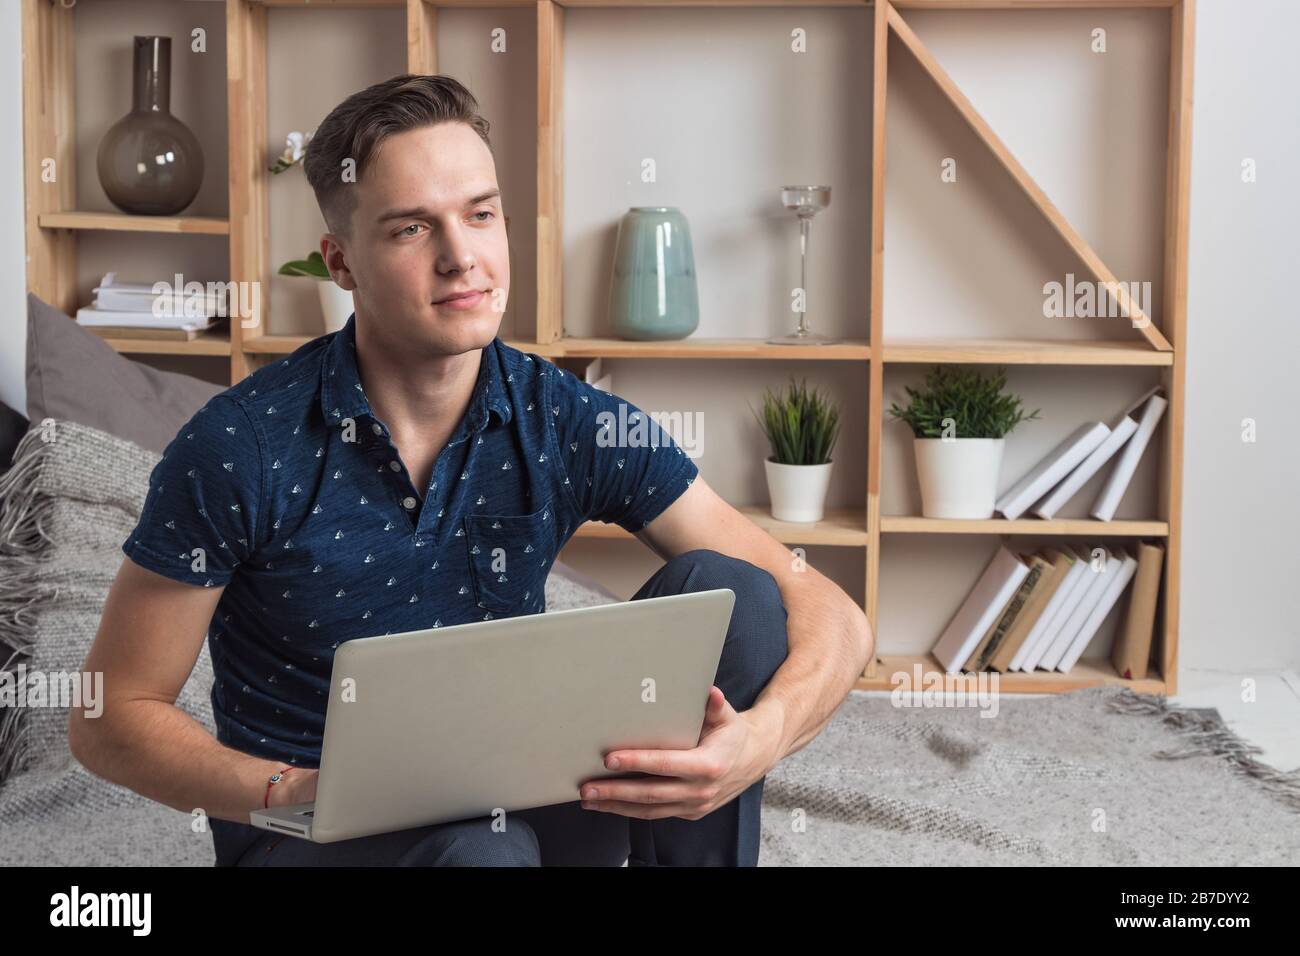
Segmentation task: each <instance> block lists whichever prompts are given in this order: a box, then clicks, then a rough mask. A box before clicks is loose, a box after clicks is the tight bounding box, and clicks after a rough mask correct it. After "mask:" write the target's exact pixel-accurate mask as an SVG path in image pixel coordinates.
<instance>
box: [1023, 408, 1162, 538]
mask: <svg viewBox="0 0 1300 956" xmlns="http://www.w3.org/2000/svg"><path fill="white" fill-rule="evenodd" d="M1137 427H1138V423H1137V422H1136V421H1134V420H1133V419H1132V418H1130V417H1129V416H1127V415H1125V416H1124V417H1123V418H1122V419H1121V420H1120V423H1119V424H1118V425H1116V426H1115V427H1114V428H1113V429H1111V432H1110V434H1109V435H1107V436H1106V440H1105V441H1104V442H1102V443H1101V444H1100V445H1098V446H1097V447H1096V448H1095V449H1093V452H1092V454H1091V455H1089V456H1088V457H1087V458H1085V459H1084V460H1083V464H1081V465H1079V467H1078V468H1076V469H1074V471H1072V472H1070V474H1069V477H1067V478H1066V479H1065V481H1063V482H1061V483H1060V484H1059V485H1057V486H1056V488H1055V489H1054V490H1053V491H1052V493H1051V494H1050V495H1048V496H1047V497H1046V498H1044V499H1043V500H1042V502H1040V503H1039V505H1038V507H1037V508H1035V509H1034V514H1036V515H1038V517H1040V518H1052V517H1054V516H1055V515H1056V512H1058V511H1060V510H1061V506H1062V505H1064V504H1065V503H1066V502H1067V501H1069V500H1070V499H1071V498H1073V497H1074V496H1075V495H1076V494H1078V493H1079V489H1080V488H1082V487H1083V486H1084V485H1085V484H1086V483H1087V481H1088V479H1089V478H1091V477H1092V476H1093V475H1095V474H1096V473H1097V472H1098V471H1100V470H1101V466H1102V465H1104V464H1106V462H1108V461H1110V459H1111V458H1112V457H1113V456H1114V455H1115V453H1116V452H1117V451H1119V450H1120V448H1121V447H1122V446H1123V444H1124V443H1125V442H1126V441H1128V440H1129V438H1130V437H1131V436H1132V435H1133V433H1134V432H1136V431H1137Z"/></svg>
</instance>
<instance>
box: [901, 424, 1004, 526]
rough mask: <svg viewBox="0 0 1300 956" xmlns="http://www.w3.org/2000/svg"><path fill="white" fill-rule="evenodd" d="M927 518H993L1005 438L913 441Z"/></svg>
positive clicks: (924, 514)
mask: <svg viewBox="0 0 1300 956" xmlns="http://www.w3.org/2000/svg"><path fill="white" fill-rule="evenodd" d="M912 441H913V447H914V448H915V450H916V474H917V478H918V479H919V481H920V483H921V514H922V515H923V516H924V517H926V518H992V517H993V506H994V505H995V504H996V503H997V495H998V473H999V471H1000V470H1001V468H1002V448H1003V445H1004V444H1005V443H1006V439H1005V438H954V439H952V440H951V441H945V440H944V439H942V438H913V439H912Z"/></svg>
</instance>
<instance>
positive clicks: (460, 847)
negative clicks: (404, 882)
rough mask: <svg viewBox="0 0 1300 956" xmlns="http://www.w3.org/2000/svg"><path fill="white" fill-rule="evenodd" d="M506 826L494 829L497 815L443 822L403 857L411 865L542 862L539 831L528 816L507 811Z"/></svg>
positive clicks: (531, 864) (533, 864) (480, 864)
mask: <svg viewBox="0 0 1300 956" xmlns="http://www.w3.org/2000/svg"><path fill="white" fill-rule="evenodd" d="M502 822H503V823H504V825H505V829H504V830H502V829H494V828H493V826H492V823H493V818H491V817H488V818H484V817H476V818H474V819H472V820H458V821H456V822H454V823H441V824H438V825H436V826H432V827H429V828H428V831H429V832H428V833H427V835H426V836H425V837H424V838H423V839H421V840H420V841H419V842H418V843H417V844H416V845H414V846H413V847H411V849H410V852H409V853H408V854H406V856H407V857H408V858H407V859H406V860H404V861H403V863H404V864H405V865H409V866H541V861H542V852H541V846H540V844H539V843H538V841H537V834H536V833H535V832H534V831H533V828H532V827H531V826H529V825H528V823H527V822H526V821H525V820H522V819H520V818H519V817H518V816H517V815H512V814H506V816H505V817H504V819H503V820H502Z"/></svg>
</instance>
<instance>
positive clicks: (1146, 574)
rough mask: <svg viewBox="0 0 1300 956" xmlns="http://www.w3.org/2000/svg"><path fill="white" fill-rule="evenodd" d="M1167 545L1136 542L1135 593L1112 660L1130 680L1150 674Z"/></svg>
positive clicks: (1133, 589)
mask: <svg viewBox="0 0 1300 956" xmlns="http://www.w3.org/2000/svg"><path fill="white" fill-rule="evenodd" d="M1164 559H1165V549H1164V547H1163V545H1161V544H1159V543H1154V544H1148V543H1147V542H1145V541H1139V542H1138V543H1137V560H1138V566H1137V571H1136V572H1135V573H1134V575H1133V584H1132V591H1133V593H1132V595H1130V597H1129V604H1128V614H1127V615H1126V616H1125V618H1124V625H1123V627H1122V628H1121V629H1120V631H1119V633H1117V634H1116V635H1115V643H1114V645H1113V646H1112V647H1111V652H1110V660H1111V663H1112V664H1114V665H1115V673H1117V674H1119V676H1120V677H1123V678H1126V679H1128V680H1142V679H1144V678H1145V677H1146V676H1147V666H1148V663H1149V661H1150V659H1151V641H1152V637H1153V636H1154V634H1155V619H1156V604H1157V603H1158V602H1159V599H1160V569H1161V566H1162V565H1163V564H1164Z"/></svg>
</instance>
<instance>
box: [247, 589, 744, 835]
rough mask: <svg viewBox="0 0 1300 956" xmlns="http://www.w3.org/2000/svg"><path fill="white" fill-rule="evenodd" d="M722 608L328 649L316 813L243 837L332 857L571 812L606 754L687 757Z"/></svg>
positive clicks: (275, 811)
mask: <svg viewBox="0 0 1300 956" xmlns="http://www.w3.org/2000/svg"><path fill="white" fill-rule="evenodd" d="M735 600H736V595H735V593H734V592H733V591H731V590H729V589H727V588H719V589H716V590H712V591H697V592H693V593H689V594H674V595H668V596H666V597H656V598H645V599H642V600H639V601H627V602H624V603H621V604H606V605H601V606H598V607H588V608H578V609H576V610H570V611H552V612H548V613H545V614H533V615H527V616H523V617H513V618H502V619H501V620H493V621H483V622H479V623H474V624H460V625H456V626H454V627H441V628H436V629H428V630H422V631H408V632H405V633H402V634H389V635H385V636H382V637H370V638H360V639H357V640H352V641H347V642H345V643H344V644H342V645H340V646H339V649H338V651H337V653H336V654H335V656H334V670H333V674H332V676H331V678H330V699H329V703H328V705H327V707H326V712H325V736H324V741H323V746H322V749H321V764H320V775H319V776H318V778H317V781H316V800H315V802H314V803H307V804H297V805H292V806H283V807H273V808H271V809H270V810H255V811H253V812H252V814H251V817H250V820H251V822H252V824H253V825H254V826H259V827H264V828H265V829H268V830H275V831H277V832H280V833H287V834H290V835H292V836H297V837H302V838H304V839H307V840H312V841H314V842H316V843H332V842H334V841H336V840H346V839H350V838H352V837H360V836H369V835H370V834H374V833H387V832H389V831H393V830H405V829H408V828H410V827H418V826H426V825H429V824H434V823H444V822H448V821H451V820H464V819H468V818H471V817H479V816H489V815H492V814H494V813H495V814H500V813H502V812H506V813H509V812H510V811H511V810H523V809H527V808H529V807H540V806H549V805H550V804H555V803H570V802H574V801H577V800H579V799H580V796H579V794H578V785H579V784H580V783H582V782H583V781H586V780H591V779H595V778H598V777H627V776H641V774H627V773H611V772H610V771H608V770H606V769H605V765H604V757H605V755H606V754H607V753H609V752H610V751H611V750H619V749H624V748H651V749H657V750H658V749H662V750H689V749H691V748H693V747H695V746H696V745H697V744H698V743H699V737H700V729H701V727H702V725H703V723H704V710H705V705H706V704H707V702H708V696H709V688H710V686H711V685H712V684H713V680H714V677H715V676H716V674H717V669H718V661H719V659H720V658H721V656H722V645H723V642H724V640H725V639H726V635H727V626H728V624H729V623H730V621H731V610H732V606H733V605H734V603H735Z"/></svg>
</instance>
